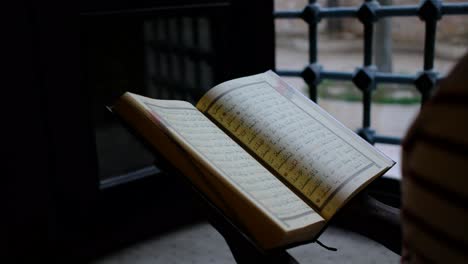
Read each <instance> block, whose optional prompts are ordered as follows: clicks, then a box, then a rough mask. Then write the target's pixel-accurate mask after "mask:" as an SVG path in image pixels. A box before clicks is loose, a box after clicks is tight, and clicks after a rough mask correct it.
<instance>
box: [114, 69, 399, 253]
mask: <svg viewBox="0 0 468 264" xmlns="http://www.w3.org/2000/svg"><path fill="white" fill-rule="evenodd" d="M113 110H114V111H116V112H117V113H118V114H119V115H120V116H121V117H122V118H123V119H124V120H125V122H127V123H128V124H129V125H130V126H131V127H133V128H134V129H135V130H136V131H137V133H139V134H140V135H141V136H143V138H145V139H146V140H147V141H148V142H149V143H150V144H151V146H152V147H153V148H154V149H155V150H156V151H157V152H158V153H160V154H161V155H162V156H164V157H165V158H166V159H167V160H168V161H170V162H171V163H172V165H173V166H175V167H176V168H178V169H179V170H180V171H181V172H182V173H183V174H184V175H185V176H186V177H188V178H189V179H190V181H191V182H192V183H193V184H194V185H195V186H197V187H198V188H199V189H200V190H201V191H202V192H203V193H205V194H206V196H207V197H208V198H209V199H211V200H212V201H213V203H214V204H216V205H217V206H218V207H219V208H220V209H221V210H223V212H224V213H225V214H226V215H227V216H228V217H230V218H231V219H232V220H233V221H234V222H235V223H237V224H238V225H240V227H241V228H243V229H244V230H245V231H246V233H247V234H249V236H251V237H252V238H253V239H254V240H255V241H256V242H257V243H258V245H259V246H261V247H263V248H264V249H271V248H275V247H280V246H285V245H288V244H289V243H297V242H300V241H304V240H310V239H312V238H314V237H315V236H316V235H317V234H318V233H319V232H320V231H321V230H322V228H323V227H324V225H325V224H326V222H327V221H328V220H330V219H331V218H332V217H333V215H334V214H335V213H336V212H337V210H338V209H339V208H341V207H342V206H343V205H344V204H345V203H346V202H347V201H348V200H349V199H350V198H351V197H352V196H353V195H355V194H356V193H358V192H359V191H360V190H361V189H362V188H364V187H365V186H366V185H367V184H369V183H370V182H371V181H372V180H374V179H375V178H377V177H379V176H380V175H382V174H383V173H385V172H386V171H387V170H388V169H390V168H391V167H392V166H393V165H394V162H393V161H392V160H390V159H389V158H388V157H386V156H385V155H383V154H382V153H380V152H379V151H378V150H376V149H375V148H374V147H373V146H371V145H370V144H368V143H367V142H365V141H364V140H362V139H361V138H360V137H358V136H357V135H356V134H355V133H354V132H353V131H351V130H349V129H347V128H346V127H344V126H343V125H342V124H340V123H339V122H338V121H336V120H335V119H334V118H333V117H331V116H330V115H329V114H327V113H326V112H325V111H324V110H322V109H321V108H320V107H319V106H318V105H317V104H315V103H313V102H312V101H310V100H309V99H307V98H306V97H305V96H303V95H302V94H301V93H300V92H299V91H297V90H295V89H294V88H292V87H290V86H289V85H288V84H287V83H285V82H284V81H283V80H281V79H280V78H279V77H278V76H277V75H276V74H275V73H273V72H271V71H268V72H266V73H263V74H258V75H253V76H249V77H244V78H239V79H235V80H231V81H227V82H225V83H222V84H220V85H217V86H216V87H214V88H212V89H211V90H210V91H208V92H207V93H206V94H205V95H204V96H203V97H202V98H201V100H200V101H199V102H198V104H197V105H196V107H194V106H193V105H191V104H190V103H188V102H184V101H172V100H156V99H150V98H147V97H143V96H139V95H136V94H131V93H126V94H124V95H122V96H121V97H120V99H119V100H118V101H117V102H116V104H115V105H114V106H113Z"/></svg>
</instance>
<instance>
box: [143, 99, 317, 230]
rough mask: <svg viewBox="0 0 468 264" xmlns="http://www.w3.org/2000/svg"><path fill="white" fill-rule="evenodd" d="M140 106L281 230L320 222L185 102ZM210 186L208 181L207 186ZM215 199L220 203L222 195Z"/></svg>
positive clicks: (152, 101) (301, 202) (221, 132)
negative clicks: (281, 227) (272, 220)
mask: <svg viewBox="0 0 468 264" xmlns="http://www.w3.org/2000/svg"><path fill="white" fill-rule="evenodd" d="M140 100H141V102H142V103H143V104H144V105H145V107H146V108H147V109H148V110H149V111H151V113H152V115H153V117H154V118H155V121H156V122H160V123H162V124H164V126H165V127H166V128H168V129H169V132H170V133H171V134H172V135H173V137H174V139H176V140H177V141H178V143H179V144H181V145H182V146H184V148H185V149H186V150H187V151H189V152H191V153H193V155H191V156H192V157H193V158H195V159H197V161H198V162H201V163H204V164H209V166H207V167H210V168H212V169H213V170H214V171H213V173H216V174H218V175H222V176H223V177H224V178H225V179H226V180H227V181H228V183H229V184H231V185H232V186H234V188H236V189H237V190H238V191H240V192H242V193H244V194H245V195H246V196H247V197H249V198H250V200H251V201H252V202H253V203H255V204H256V205H257V206H258V207H259V208H260V209H261V210H264V211H265V212H267V213H268V214H269V215H270V216H271V217H272V218H273V219H274V220H275V221H277V222H278V223H280V224H281V226H283V228H284V229H286V230H290V229H294V228H297V227H302V226H305V225H309V224H311V223H314V222H318V221H322V220H323V219H322V218H321V217H320V215H318V214H317V213H316V212H315V211H314V210H313V209H312V208H311V207H310V206H308V205H307V204H306V203H305V202H304V201H302V200H301V199H300V198H299V197H298V196H297V195H296V194H294V193H293V192H292V191H291V190H289V189H288V188H287V187H286V186H284V184H283V183H282V182H281V181H279V180H278V179H277V178H276V177H275V176H274V175H272V174H271V173H270V172H269V171H268V170H267V169H265V168H264V167H263V166H262V165H261V164H260V163H258V162H257V160H255V159H254V158H252V157H251V156H250V155H249V154H248V153H247V152H246V151H245V150H244V149H243V148H241V147H240V146H239V145H238V144H237V143H236V142H235V141H233V140H232V139H231V138H230V137H228V136H227V135H226V134H225V133H224V132H223V131H222V130H221V129H219V128H218V127H217V126H216V125H214V124H213V123H212V122H211V121H210V120H209V119H208V118H207V117H205V116H204V115H203V114H202V113H201V112H200V111H198V110H197V109H196V108H195V107H194V106H192V105H190V104H189V103H186V102H172V101H160V100H147V99H142V98H141V97H140ZM206 184H207V185H208V186H209V185H210V182H209V180H207V183H206ZM218 199H223V198H222V195H220V196H219V197H218Z"/></svg>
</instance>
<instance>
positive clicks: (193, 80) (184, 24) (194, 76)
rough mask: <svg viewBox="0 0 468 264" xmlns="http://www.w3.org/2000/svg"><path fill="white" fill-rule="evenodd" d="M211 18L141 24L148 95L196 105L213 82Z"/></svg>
mask: <svg viewBox="0 0 468 264" xmlns="http://www.w3.org/2000/svg"><path fill="white" fill-rule="evenodd" d="M212 24H213V19H211V18H210V17H208V16H191V17H190V16H161V17H159V18H158V19H153V20H150V21H146V22H145V24H144V37H145V44H146V45H145V54H146V57H145V59H146V66H147V67H146V83H147V88H148V89H147V90H148V93H149V96H153V97H155V98H171V99H181V100H188V101H190V102H196V101H197V100H198V98H200V97H201V95H202V94H203V93H204V92H205V91H204V89H201V88H200V87H211V86H212V85H213V82H214V80H213V79H214V77H213V74H214V73H213V66H212V65H213V61H214V52H213V48H212V36H211V35H210V33H211V32H212V28H211V26H212Z"/></svg>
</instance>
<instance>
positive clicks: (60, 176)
mask: <svg viewBox="0 0 468 264" xmlns="http://www.w3.org/2000/svg"><path fill="white" fill-rule="evenodd" d="M197 3H198V4H200V5H212V4H215V5H219V6H222V7H223V8H225V9H224V10H225V13H223V16H224V15H226V16H224V19H225V20H224V21H225V23H222V24H219V25H217V26H218V27H217V28H216V29H215V30H219V31H220V32H223V34H225V36H226V38H224V39H221V40H220V41H219V42H218V43H217V44H216V49H217V52H218V54H219V56H217V58H218V60H217V61H216V64H217V66H218V67H217V68H216V69H217V75H216V76H217V78H216V82H220V81H224V80H227V79H230V78H233V77H239V76H243V75H248V74H254V73H258V72H261V71H265V70H267V69H272V68H274V65H273V64H274V52H273V33H274V32H273V28H272V25H273V20H272V17H271V16H272V9H270V8H271V5H272V3H264V4H260V3H257V1H255V3H251V1H197ZM187 4H190V5H193V1H84V2H78V1H66V2H59V1H51V0H48V1H40V2H39V1H9V2H8V3H5V6H4V10H7V12H6V13H8V14H7V16H6V17H5V16H4V17H2V19H5V20H6V21H4V23H2V28H4V30H2V42H3V43H2V45H6V47H5V48H3V49H2V51H1V54H2V64H3V65H4V66H5V68H7V71H6V72H4V73H6V74H4V75H5V76H4V79H3V80H4V83H5V86H4V87H2V88H3V89H2V99H3V100H2V104H1V109H2V112H3V115H2V116H3V117H4V123H3V125H2V128H3V129H2V137H3V141H4V144H3V147H2V150H3V151H2V152H3V153H4V154H5V155H4V156H5V157H6V162H5V164H6V165H5V167H6V168H7V169H6V170H5V171H4V173H2V174H1V177H2V179H3V182H2V185H1V186H2V187H3V188H2V189H4V190H3V191H2V192H1V194H0V196H1V198H2V199H1V200H2V205H3V204H4V206H3V207H2V208H4V211H3V212H2V214H1V215H2V217H1V219H2V220H1V223H0V233H1V234H2V235H1V236H0V247H1V248H0V257H1V258H2V259H0V262H1V263H12V260H16V261H15V262H20V261H21V260H23V261H24V260H34V261H35V262H41V260H42V259H47V261H48V262H54V260H56V261H57V262H58V261H60V260H61V257H64V258H67V257H68V258H67V260H68V261H73V260H74V261H76V262H81V263H82V262H83V261H82V260H83V259H86V258H89V257H90V256H94V255H96V254H102V252H104V251H107V250H112V249H114V248H115V246H116V245H117V246H122V245H126V244H128V243H132V241H136V240H138V239H142V238H144V237H145V236H146V237H147V236H149V235H154V234H157V232H158V229H159V231H161V230H162V229H167V228H169V227H170V225H168V224H167V222H171V219H165V221H164V219H162V217H161V216H162V215H170V214H173V215H175V216H176V218H177V217H179V216H180V215H182V216H183V217H180V218H179V219H182V220H181V221H179V222H177V221H175V222H174V221H172V224H177V225H179V224H182V223H184V222H185V223H187V222H190V221H189V220H193V218H197V217H196V215H197V213H198V210H197V208H196V206H192V205H190V206H187V204H186V202H184V199H189V198H187V196H181V198H180V199H179V201H176V202H174V204H173V205H171V206H170V208H169V206H167V204H166V205H164V204H162V203H161V202H159V203H158V202H155V201H158V200H164V198H166V197H167V195H170V193H171V192H172V193H177V192H178V191H180V189H178V186H179V185H178V184H177V183H174V180H173V179H172V177H171V176H167V177H166V178H164V180H161V179H158V178H153V179H147V180H145V181H141V182H135V183H128V184H124V185H121V186H119V187H118V188H114V189H108V190H101V189H100V188H99V186H100V180H99V177H98V174H97V167H98V165H97V157H96V145H95V138H94V125H93V118H94V117H93V115H92V107H91V105H92V102H91V101H90V93H89V90H88V89H86V88H85V87H84V82H83V80H86V79H87V78H88V76H87V72H88V70H89V69H88V67H90V65H87V64H86V63H83V58H84V56H85V54H83V46H82V45H83V42H82V41H81V40H82V34H83V32H82V25H83V14H84V13H89V12H91V11H99V12H101V11H102V12H107V11H112V10H116V9H121V10H135V9H138V8H144V7H151V8H154V7H161V6H162V7H164V8H165V7H168V6H174V5H187ZM168 12H170V11H168ZM150 13H151V12H150ZM124 16H125V14H124ZM126 26H129V27H130V26H131V23H130V25H129V24H127V25H126ZM264 27H266V28H264ZM88 55H89V54H88ZM126 55H128V54H126ZM124 56H125V54H124ZM94 66H95V67H98V65H94ZM137 75H138V72H136V73H135V75H134V76H133V75H132V76H131V78H130V79H138V78H137V77H135V76H137ZM98 77H100V78H101V77H103V76H98ZM109 78H110V76H109ZM135 82H136V83H138V80H136V81H135ZM137 85H138V84H137ZM161 186H164V188H162V189H161ZM168 186H169V187H168ZM161 208H162V209H161ZM161 210H163V212H161ZM177 214H179V215H177ZM184 220H185V221H184ZM4 234H6V235H4ZM113 243H114V244H113ZM70 257H71V258H70ZM3 260H5V261H3Z"/></svg>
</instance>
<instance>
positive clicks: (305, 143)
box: [197, 72, 393, 219]
mask: <svg viewBox="0 0 468 264" xmlns="http://www.w3.org/2000/svg"><path fill="white" fill-rule="evenodd" d="M197 108H198V109H200V111H202V112H204V113H205V114H207V115H208V116H209V117H210V118H211V119H212V120H214V122H216V123H217V124H218V125H220V126H222V127H224V128H225V129H226V130H227V131H229V133H230V134H231V136H233V137H234V138H236V139H237V140H239V141H240V142H241V143H242V144H243V146H244V147H246V148H247V149H248V150H249V151H250V152H251V153H253V154H254V155H256V157H257V158H258V159H259V160H261V161H262V162H263V163H265V164H267V166H269V167H270V168H271V169H273V170H274V171H276V172H277V174H278V175H279V176H280V177H282V178H283V179H284V180H285V181H287V182H288V183H289V184H290V185H291V186H293V187H294V188H295V189H296V190H297V191H298V192H299V193H301V194H302V195H303V196H304V197H305V198H306V199H307V200H308V201H309V202H310V203H311V204H313V205H314V206H315V207H316V208H317V209H318V210H319V211H320V213H321V214H322V216H324V217H325V218H326V219H329V218H331V216H332V215H333V214H334V213H335V212H336V210H337V209H338V208H340V207H341V206H342V204H343V203H344V202H345V201H346V200H347V199H349V198H350V196H351V195H352V194H353V193H355V192H356V191H357V190H358V189H360V188H362V187H363V186H364V185H365V184H366V183H367V182H369V180H370V179H371V178H374V177H376V176H378V175H379V173H382V172H383V171H385V170H387V169H388V168H389V167H391V166H392V164H393V162H392V161H391V160H390V159H388V158H386V157H385V156H384V155H382V154H381V153H379V152H378V151H376V150H375V149H374V148H373V147H372V146H370V145H369V144H367V142H365V141H363V140H362V139H361V138H359V137H358V136H357V135H355V133H354V132H352V131H350V130H349V129H347V128H345V127H344V126H342V125H341V124H340V123H338V121H336V120H335V119H333V118H332V117H331V116H330V115H328V114H327V113H325V112H324V111H323V110H322V109H320V107H318V106H317V105H316V104H314V103H313V102H312V101H310V100H308V99H307V98H305V97H304V96H303V95H302V94H301V93H300V92H298V91H297V90H295V89H294V88H291V87H290V86H288V85H287V84H286V83H284V82H283V81H282V80H281V79H279V77H277V76H276V75H275V74H274V73H272V72H267V73H265V74H260V75H255V76H251V77H246V78H241V79H236V80H233V81H229V82H226V83H223V84H221V85H219V86H216V87H215V88H213V89H211V90H210V91H209V92H208V93H207V94H206V95H205V96H204V97H203V98H202V99H201V100H200V101H199V103H198V104H197Z"/></svg>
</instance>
